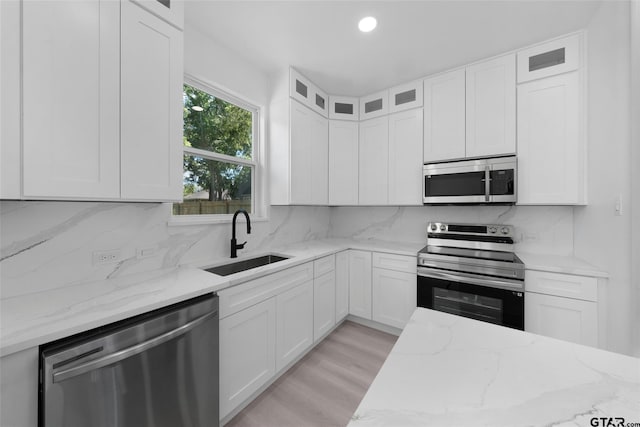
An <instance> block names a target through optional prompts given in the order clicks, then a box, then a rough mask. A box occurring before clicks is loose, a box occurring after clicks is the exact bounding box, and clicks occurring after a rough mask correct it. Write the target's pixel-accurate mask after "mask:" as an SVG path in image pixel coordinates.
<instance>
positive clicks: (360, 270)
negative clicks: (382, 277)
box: [349, 250, 371, 320]
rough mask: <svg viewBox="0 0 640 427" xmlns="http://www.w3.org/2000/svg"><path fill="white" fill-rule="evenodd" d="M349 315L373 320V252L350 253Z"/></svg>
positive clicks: (355, 251)
mask: <svg viewBox="0 0 640 427" xmlns="http://www.w3.org/2000/svg"><path fill="white" fill-rule="evenodd" d="M349 314H353V315H354V316H358V317H361V318H363V319H369V320H371V252H368V251H357V250H350V251H349Z"/></svg>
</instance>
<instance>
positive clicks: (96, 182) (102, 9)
mask: <svg viewBox="0 0 640 427" xmlns="http://www.w3.org/2000/svg"><path fill="white" fill-rule="evenodd" d="M119 13H120V5H119V3H118V2H113V1H109V0H104V1H98V0H87V1H82V2H78V1H50V2H31V1H27V2H23V3H22V18H23V21H22V23H23V24H22V25H23V28H22V29H23V33H22V34H23V39H22V43H23V51H22V61H23V62H22V64H23V65H22V66H23V70H22V71H23V74H22V77H23V92H22V96H23V129H22V132H23V159H24V161H23V176H22V179H23V185H24V196H25V197H27V198H38V197H43V198H67V199H68V198H90V199H115V198H118V196H119V195H120V181H119V175H120V166H119V165H120V151H119V147H120V141H119V138H120V135H119V133H118V129H119V87H120V77H119V76H120V15H119ZM3 43H4V41H3ZM141 51H142V50H141ZM137 54H138V55H140V51H138V52H137ZM165 90H166V88H165ZM3 96H4V95H3ZM136 108H138V109H140V104H138V105H136ZM140 160H142V159H138V161H140Z"/></svg>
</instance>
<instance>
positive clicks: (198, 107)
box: [191, 105, 204, 111]
mask: <svg viewBox="0 0 640 427" xmlns="http://www.w3.org/2000/svg"><path fill="white" fill-rule="evenodd" d="M191 109H192V110H193V111H202V110H204V108H202V107H201V106H199V105H194V106H193V107H191Z"/></svg>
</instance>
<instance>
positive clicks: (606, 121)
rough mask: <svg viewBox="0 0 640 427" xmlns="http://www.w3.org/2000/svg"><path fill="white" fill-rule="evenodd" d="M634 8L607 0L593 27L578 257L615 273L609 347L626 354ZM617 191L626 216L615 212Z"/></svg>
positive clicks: (630, 317) (630, 302)
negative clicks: (585, 199) (585, 194)
mask: <svg viewBox="0 0 640 427" xmlns="http://www.w3.org/2000/svg"><path fill="white" fill-rule="evenodd" d="M629 7H630V3H629V2H625V1H603V2H602V4H601V6H600V8H599V9H598V11H597V12H596V13H595V14H594V16H593V18H592V21H591V23H590V25H589V27H588V32H589V40H588V46H589V48H588V67H589V68H588V72H589V76H588V90H589V108H588V122H589V128H588V134H589V142H588V144H589V163H588V171H589V173H588V178H589V179H588V188H589V194H588V199H589V205H588V206H586V207H583V208H576V209H575V216H574V227H575V228H574V236H575V254H576V256H578V257H580V258H583V259H585V260H586V261H588V262H591V263H592V264H594V265H596V266H598V267H600V268H601V269H602V270H604V271H607V272H608V273H609V275H610V279H609V282H608V291H607V296H608V302H607V313H608V316H607V330H608V346H607V347H608V348H609V349H611V350H613V351H617V352H621V353H627V354H630V353H632V342H633V339H632V322H634V316H633V315H632V310H638V306H637V303H635V302H634V301H633V299H632V292H631V289H632V286H631V234H630V232H631V212H630V209H629V208H630V206H631V188H630V185H631V138H630V128H631V126H630V74H629V71H630V62H629V58H630V32H629V16H630V9H629ZM636 166H637V165H636ZM618 196H621V197H622V204H623V214H622V216H616V215H615V213H614V206H615V200H616V197H618ZM635 262H637V260H636V261H635Z"/></svg>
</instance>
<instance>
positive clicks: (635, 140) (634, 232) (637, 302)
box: [630, 0, 640, 357]
mask: <svg viewBox="0 0 640 427" xmlns="http://www.w3.org/2000/svg"><path fill="white" fill-rule="evenodd" d="M630 17H631V164H632V165H634V166H637V165H640V0H633V1H632V2H631V14H630ZM631 194H632V195H633V196H634V197H633V200H632V205H631V214H632V220H631V260H632V261H631V280H632V283H635V287H634V289H635V293H634V294H633V298H632V301H633V303H632V306H631V310H632V312H635V314H636V316H635V322H634V325H633V328H632V329H631V333H632V335H633V337H634V339H635V346H634V354H635V356H636V357H640V310H639V309H638V306H640V263H639V262H637V260H639V259H640V196H638V195H639V194H640V168H638V167H632V168H631ZM634 260H636V261H635V262H634Z"/></svg>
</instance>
